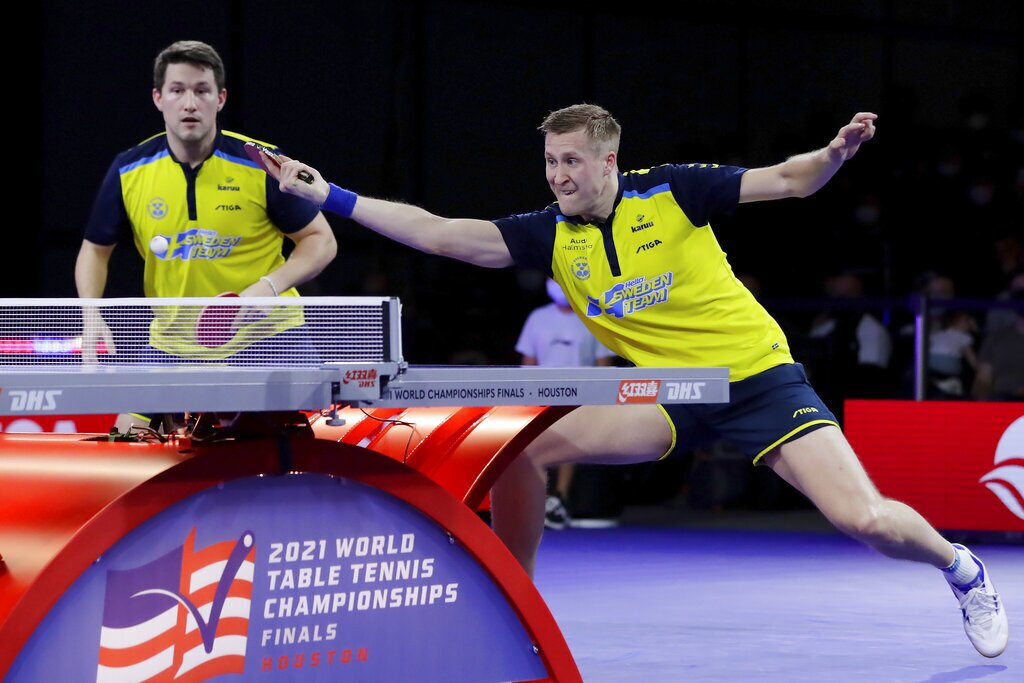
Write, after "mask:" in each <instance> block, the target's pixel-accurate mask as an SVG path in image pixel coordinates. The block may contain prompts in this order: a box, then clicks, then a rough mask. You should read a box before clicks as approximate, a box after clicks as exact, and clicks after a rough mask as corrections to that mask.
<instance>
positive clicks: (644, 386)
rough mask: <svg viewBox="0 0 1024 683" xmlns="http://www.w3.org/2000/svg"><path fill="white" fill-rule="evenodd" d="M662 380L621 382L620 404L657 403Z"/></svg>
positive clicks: (617, 399)
mask: <svg viewBox="0 0 1024 683" xmlns="http://www.w3.org/2000/svg"><path fill="white" fill-rule="evenodd" d="M660 390H661V380H660V379H641V380H636V379H624V380H622V381H621V382H619V395H618V397H617V398H616V401H617V402H618V403H657V402H658V391H660Z"/></svg>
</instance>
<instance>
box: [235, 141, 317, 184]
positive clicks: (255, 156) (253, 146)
mask: <svg viewBox="0 0 1024 683" xmlns="http://www.w3.org/2000/svg"><path fill="white" fill-rule="evenodd" d="M260 152H263V153H264V154H266V155H267V158H269V159H270V160H271V161H272V162H274V163H275V164H277V167H278V168H281V157H280V156H278V155H277V153H276V152H274V151H273V150H271V149H270V148H269V147H267V146H265V145H261V144H260V143H258V142H252V141H249V142H247V143H245V153H246V154H247V155H248V156H249V158H250V159H252V160H253V161H255V162H256V164H257V165H258V166H259V167H260V168H262V169H263V170H264V171H266V172H267V173H269V172H270V171H267V165H266V164H265V163H264V162H263V157H261V156H260ZM298 178H299V180H301V181H302V182H304V183H308V184H310V185H312V184H313V175H312V174H311V173H308V172H307V171H299V174H298Z"/></svg>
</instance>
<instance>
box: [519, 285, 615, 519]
mask: <svg viewBox="0 0 1024 683" xmlns="http://www.w3.org/2000/svg"><path fill="white" fill-rule="evenodd" d="M547 292H548V296H549V297H550V298H551V303H550V304H547V305H545V306H541V307H539V308H535V309H534V310H533V311H531V312H530V315H529V316H527V318H526V323H525V324H524V325H523V330H522V332H520V334H519V341H517V342H516V351H517V352H518V353H519V354H520V355H521V356H522V364H523V365H543V366H548V367H587V366H594V365H600V366H610V365H613V364H614V361H615V357H616V356H615V353H613V352H612V351H609V350H608V349H607V348H605V346H604V345H603V344H601V342H599V341H597V339H596V338H595V337H594V335H592V334H591V333H590V331H589V330H587V328H586V327H585V326H584V325H583V323H582V321H580V319H579V316H577V315H576V314H575V313H574V312H573V310H572V309H571V308H570V307H569V301H568V300H567V299H566V298H565V294H564V293H563V292H562V289H561V287H559V286H558V283H557V282H555V281H554V280H552V279H551V278H548V280H547ZM573 468H574V465H572V464H571V463H568V464H564V465H560V466H559V467H557V468H555V471H556V475H555V485H554V487H553V491H552V492H551V493H550V494H549V495H548V499H547V503H546V506H545V516H544V523H545V525H546V526H547V527H548V528H551V529H564V528H565V527H566V526H567V525H568V524H569V523H570V515H569V512H568V510H567V509H566V505H565V501H567V500H568V499H569V487H570V485H571V484H572V475H573ZM548 476H549V477H550V476H551V473H550V472H549V475H548ZM551 488H552V487H551V486H550V485H549V490H550V489H551Z"/></svg>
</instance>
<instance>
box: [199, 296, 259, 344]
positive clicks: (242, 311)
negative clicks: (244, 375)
mask: <svg viewBox="0 0 1024 683" xmlns="http://www.w3.org/2000/svg"><path fill="white" fill-rule="evenodd" d="M217 298H218V299H221V298H242V297H240V296H239V295H238V294H237V293H236V292H223V293H221V294H218V295H217ZM271 309H272V307H263V306H247V305H242V304H241V303H239V304H237V305H236V304H233V303H232V304H222V305H217V304H211V305H208V306H204V307H203V310H202V311H200V312H199V318H198V319H197V320H196V341H197V342H198V343H199V344H200V345H202V346H205V347H206V348H208V349H215V348H218V347H220V346H224V345H225V344H227V343H228V342H229V341H231V340H232V339H234V338H235V335H237V334H238V331H239V330H240V329H242V328H243V327H245V326H246V325H250V324H253V323H256V322H259V321H260V320H263V319H264V318H266V317H267V316H268V315H269V314H270V312H271Z"/></svg>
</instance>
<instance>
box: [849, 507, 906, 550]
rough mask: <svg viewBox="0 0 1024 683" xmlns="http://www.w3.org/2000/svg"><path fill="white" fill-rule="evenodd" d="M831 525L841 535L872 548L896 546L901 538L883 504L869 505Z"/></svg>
mask: <svg viewBox="0 0 1024 683" xmlns="http://www.w3.org/2000/svg"><path fill="white" fill-rule="evenodd" d="M833 523H834V524H835V525H836V528H838V529H839V530H840V531H842V532H843V533H845V534H847V535H849V536H852V537H854V538H856V539H858V540H860V541H862V542H864V543H867V544H868V545H870V546H872V547H876V548H879V547H888V546H892V545H898V544H899V543H900V542H901V540H902V539H901V536H900V533H899V531H898V529H897V525H896V524H895V521H894V520H893V518H892V515H891V514H890V513H889V511H888V510H887V508H886V506H885V505H884V503H883V504H879V505H871V506H869V507H866V508H864V509H862V510H860V511H857V512H856V513H854V514H851V515H848V516H846V517H844V518H842V519H834V520H833Z"/></svg>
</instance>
